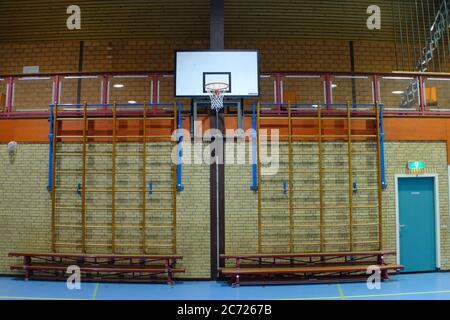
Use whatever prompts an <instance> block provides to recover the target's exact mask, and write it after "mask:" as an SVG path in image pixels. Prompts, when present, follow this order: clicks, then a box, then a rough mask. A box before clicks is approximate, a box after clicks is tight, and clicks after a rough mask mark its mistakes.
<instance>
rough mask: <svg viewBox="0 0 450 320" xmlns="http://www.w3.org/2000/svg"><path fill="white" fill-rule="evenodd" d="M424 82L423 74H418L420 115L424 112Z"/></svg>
mask: <svg viewBox="0 0 450 320" xmlns="http://www.w3.org/2000/svg"><path fill="white" fill-rule="evenodd" d="M424 89H425V83H424V81H423V76H419V98H420V99H419V104H420V111H421V113H422V115H423V114H424V113H425V94H426V93H425V90H424Z"/></svg>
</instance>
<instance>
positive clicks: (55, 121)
mask: <svg viewBox="0 0 450 320" xmlns="http://www.w3.org/2000/svg"><path fill="white" fill-rule="evenodd" d="M52 114H53V123H52V124H53V128H52V131H53V141H52V146H51V148H52V150H53V156H52V160H51V161H52V180H51V183H52V252H56V177H55V174H56V140H57V136H58V104H57V103H56V101H55V103H54V105H53V108H52Z"/></svg>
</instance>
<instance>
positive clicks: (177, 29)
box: [0, 0, 434, 41]
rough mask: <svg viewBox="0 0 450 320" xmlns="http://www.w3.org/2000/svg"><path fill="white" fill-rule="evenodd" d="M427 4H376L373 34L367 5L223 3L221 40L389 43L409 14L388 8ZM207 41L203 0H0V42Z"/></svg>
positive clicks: (272, 0)
mask: <svg viewBox="0 0 450 320" xmlns="http://www.w3.org/2000/svg"><path fill="white" fill-rule="evenodd" d="M405 1H406V2H405ZM430 1H431V2H432V1H434V0H404V1H401V0H400V1H395V2H393V0H377V1H376V3H377V5H379V6H380V8H381V18H382V20H381V21H382V25H381V30H377V31H369V30H368V29H367V27H366V19H367V18H368V16H369V15H368V14H367V13H366V9H367V7H368V6H369V5H371V4H373V1H366V0H340V1H337V0H336V1H330V0H258V1H256V0H253V1H252V0H224V2H225V13H224V14H225V38H262V37H264V38H316V39H317V38H319V39H345V40H356V39H367V40H393V38H394V30H395V23H396V20H397V14H398V13H399V12H400V13H401V14H402V15H405V17H408V16H409V15H410V12H409V11H408V10H402V9H401V8H400V9H399V8H397V7H396V3H398V2H402V3H403V5H404V4H405V3H406V5H407V6H408V8H409V6H411V4H412V3H415V4H416V5H417V3H419V7H420V4H422V5H423V3H426V2H430ZM74 3H76V4H77V5H79V6H80V8H81V30H75V31H69V30H68V29H67V28H66V19H67V17H68V16H69V15H68V14H66V9H67V7H68V6H69V5H72V4H74ZM396 10H397V11H396ZM417 12H420V9H419V10H418V11H417ZM208 37H209V0H128V1H126V0H120V1H119V0H102V1H99V0H97V1H94V0H77V1H67V0H59V1H58V0H53V1H51V0H33V1H29V0H0V41H33V40H63V39H77V40H89V39H116V38H126V39H136V38H194V39H208Z"/></svg>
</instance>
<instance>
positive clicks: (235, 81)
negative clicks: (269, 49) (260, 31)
mask: <svg viewBox="0 0 450 320" xmlns="http://www.w3.org/2000/svg"><path fill="white" fill-rule="evenodd" d="M258 62H259V59H258V51H256V50H255V51H251V50H248V51H244V50H242V51H234V50H230V51H227V50H225V51H177V52H175V96H176V97H206V96H208V93H207V92H206V90H205V84H207V83H209V82H225V83H227V84H228V90H227V91H226V92H225V93H224V96H233V97H257V96H259V63H258Z"/></svg>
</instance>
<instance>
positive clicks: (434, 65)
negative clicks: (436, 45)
mask: <svg viewBox="0 0 450 320" xmlns="http://www.w3.org/2000/svg"><path fill="white" fill-rule="evenodd" d="M433 1H434V0H433ZM427 13H428V25H430V24H432V23H433V21H434V18H433V17H432V16H431V13H430V1H429V0H427ZM428 32H429V33H430V42H431V41H432V39H433V33H432V31H431V29H429V30H428ZM430 48H431V57H432V59H431V62H433V71H436V61H435V60H434V59H433V58H434V54H433V45H431V46H430Z"/></svg>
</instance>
